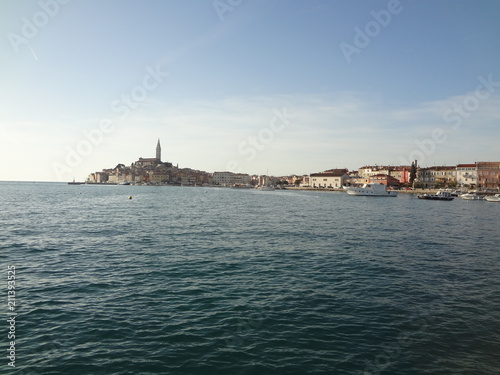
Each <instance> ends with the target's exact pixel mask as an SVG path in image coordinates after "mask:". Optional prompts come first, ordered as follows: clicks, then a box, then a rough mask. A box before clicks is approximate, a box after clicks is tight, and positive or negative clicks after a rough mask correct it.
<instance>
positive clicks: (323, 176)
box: [309, 172, 349, 188]
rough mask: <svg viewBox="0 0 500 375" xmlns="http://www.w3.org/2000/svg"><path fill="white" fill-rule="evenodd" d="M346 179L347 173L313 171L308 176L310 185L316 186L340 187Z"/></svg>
mask: <svg viewBox="0 0 500 375" xmlns="http://www.w3.org/2000/svg"><path fill="white" fill-rule="evenodd" d="M347 179H349V175H348V174H347V173H340V172H339V173H335V172H333V173H328V172H323V173H313V174H311V175H310V177H309V183H310V185H311V186H312V187H318V188H341V187H342V186H343V185H344V183H345V181H346V180H347Z"/></svg>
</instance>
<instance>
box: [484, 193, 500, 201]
mask: <svg viewBox="0 0 500 375" xmlns="http://www.w3.org/2000/svg"><path fill="white" fill-rule="evenodd" d="M484 199H486V200H487V201H488V202H500V194H495V195H493V196H489V197H486V198H484Z"/></svg>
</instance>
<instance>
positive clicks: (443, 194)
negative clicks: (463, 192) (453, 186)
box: [417, 190, 454, 201]
mask: <svg viewBox="0 0 500 375" xmlns="http://www.w3.org/2000/svg"><path fill="white" fill-rule="evenodd" d="M417 198H418V199H428V200H433V201H452V200H453V199H454V198H453V195H451V193H450V192H449V191H442V190H440V191H438V192H437V193H436V194H419V195H417Z"/></svg>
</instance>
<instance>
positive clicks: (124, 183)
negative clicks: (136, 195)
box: [118, 181, 130, 185]
mask: <svg viewBox="0 0 500 375" xmlns="http://www.w3.org/2000/svg"><path fill="white" fill-rule="evenodd" d="M118 185H130V182H128V181H122V182H120V183H119V184H118Z"/></svg>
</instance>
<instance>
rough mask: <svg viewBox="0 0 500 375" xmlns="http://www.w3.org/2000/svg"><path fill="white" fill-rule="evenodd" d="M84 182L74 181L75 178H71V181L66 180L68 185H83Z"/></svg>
mask: <svg viewBox="0 0 500 375" xmlns="http://www.w3.org/2000/svg"><path fill="white" fill-rule="evenodd" d="M83 184H85V182H76V181H75V179H73V181H71V182H68V185H83Z"/></svg>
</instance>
